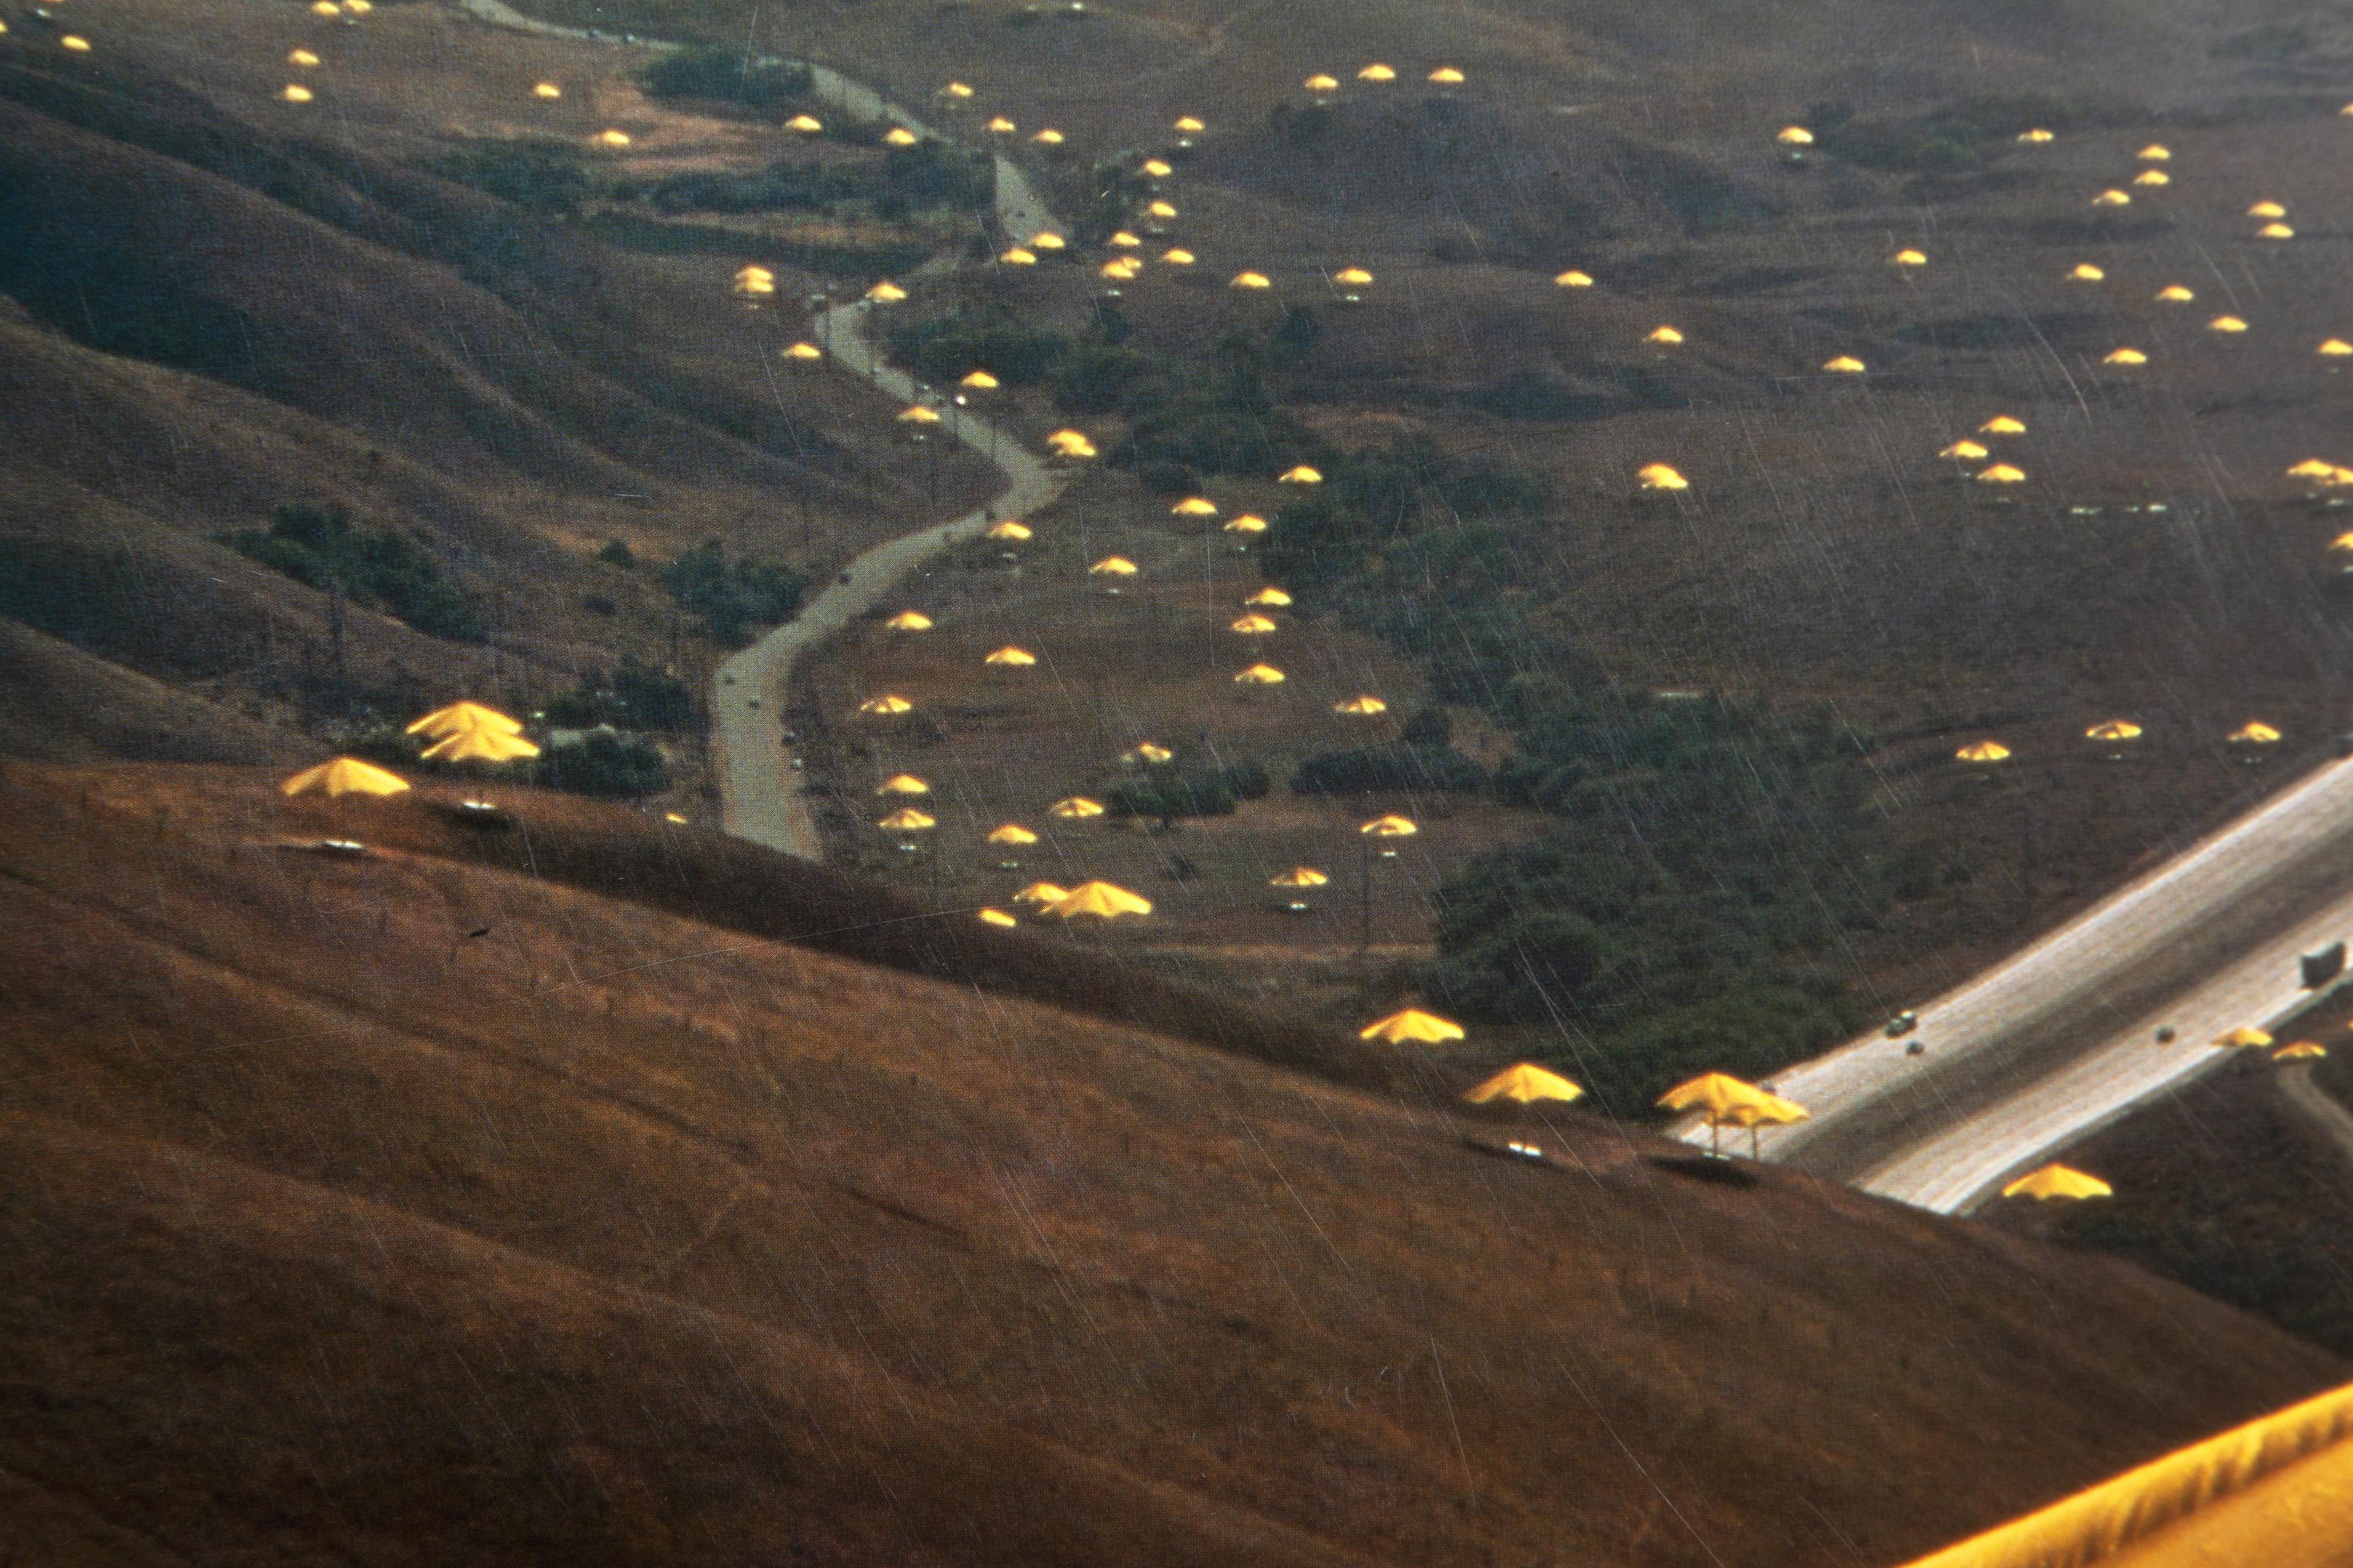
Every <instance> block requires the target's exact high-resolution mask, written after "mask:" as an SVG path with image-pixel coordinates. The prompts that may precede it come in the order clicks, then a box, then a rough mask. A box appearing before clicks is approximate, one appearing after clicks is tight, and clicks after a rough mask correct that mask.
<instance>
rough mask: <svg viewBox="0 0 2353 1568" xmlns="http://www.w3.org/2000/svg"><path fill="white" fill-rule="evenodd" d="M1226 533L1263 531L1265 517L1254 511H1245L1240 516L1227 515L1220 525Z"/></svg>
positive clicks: (1264, 528) (1264, 529)
mask: <svg viewBox="0 0 2353 1568" xmlns="http://www.w3.org/2000/svg"><path fill="white" fill-rule="evenodd" d="M1221 526H1222V527H1223V528H1224V529H1225V531H1227V532H1228V533H1264V532H1265V531H1266V519H1264V518H1262V517H1261V516H1259V515H1258V514H1257V513H1256V512H1249V511H1246V512H1244V513H1242V514H1241V515H1240V517H1229V518H1228V519H1227V520H1226V521H1225V522H1224V523H1223V524H1222V525H1221Z"/></svg>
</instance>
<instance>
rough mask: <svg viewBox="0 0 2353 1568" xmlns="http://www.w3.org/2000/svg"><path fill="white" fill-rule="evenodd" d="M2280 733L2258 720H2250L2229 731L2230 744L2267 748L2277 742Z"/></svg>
mask: <svg viewBox="0 0 2353 1568" xmlns="http://www.w3.org/2000/svg"><path fill="white" fill-rule="evenodd" d="M2279 738H2280V732H2279V731H2277V730H2274V729H2273V728H2272V727H2271V726H2270V725H2269V724H2266V723H2264V722H2263V721H2262V720H2260V719H2250V720H2248V721H2246V722H2245V723H2243V724H2242V725H2240V726H2239V727H2238V728H2237V729H2235V730H2233V731H2231V740H2232V743H2233V744H2235V745H2241V746H2269V745H2274V744H2276V743H2277V742H2278V741H2279Z"/></svg>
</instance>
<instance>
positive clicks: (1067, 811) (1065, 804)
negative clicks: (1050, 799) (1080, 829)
mask: <svg viewBox="0 0 2353 1568" xmlns="http://www.w3.org/2000/svg"><path fill="white" fill-rule="evenodd" d="M1047 810H1048V812H1049V813H1050V814H1051V815H1052V816H1059V817H1060V818H1061V819H1062V820H1063V821H1065V822H1082V821H1084V820H1086V819H1087V818H1088V817H1092V816H1102V815H1103V802H1101V801H1099V800H1089V799H1088V798H1087V797H1086V796H1085V795H1071V796H1069V797H1067V798H1065V799H1062V800H1058V801H1056V802H1055V803H1054V804H1053V805H1050V806H1049V807H1047Z"/></svg>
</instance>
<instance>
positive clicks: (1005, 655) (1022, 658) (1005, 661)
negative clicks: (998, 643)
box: [980, 643, 1038, 669]
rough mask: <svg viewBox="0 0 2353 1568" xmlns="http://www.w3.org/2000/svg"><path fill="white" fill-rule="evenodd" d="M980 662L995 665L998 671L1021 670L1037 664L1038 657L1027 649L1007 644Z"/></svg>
mask: <svg viewBox="0 0 2353 1568" xmlns="http://www.w3.org/2000/svg"><path fill="white" fill-rule="evenodd" d="M980 662H981V663H983V664H993V665H996V666H997V668H1000V669H1004V668H1012V669H1022V668H1028V667H1029V666H1030V665H1033V664H1035V663H1037V662H1038V656H1037V655H1036V654H1034V653H1031V652H1030V651H1029V649H1027V648H1020V647H1014V646H1013V645H1012V644H1011V643H1008V644H1006V645H1005V646H1004V647H1001V648H998V649H997V651H996V652H995V653H993V654H990V655H989V656H988V657H987V658H984V659H982V660H981V661H980Z"/></svg>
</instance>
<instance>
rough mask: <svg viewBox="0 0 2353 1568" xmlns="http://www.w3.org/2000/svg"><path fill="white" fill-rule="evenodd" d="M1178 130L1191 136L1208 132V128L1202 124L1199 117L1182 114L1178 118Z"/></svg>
mask: <svg viewBox="0 0 2353 1568" xmlns="http://www.w3.org/2000/svg"><path fill="white" fill-rule="evenodd" d="M1176 129H1177V130H1178V131H1180V132H1184V133H1185V134H1186V135H1187V136H1189V135H1192V134H1193V133H1194V132H1200V131H1207V130H1208V126H1206V125H1204V124H1202V123H1201V121H1200V119H1199V117H1198V116H1197V115H1191V114H1180V115H1178V116H1177V117H1176Z"/></svg>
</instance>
